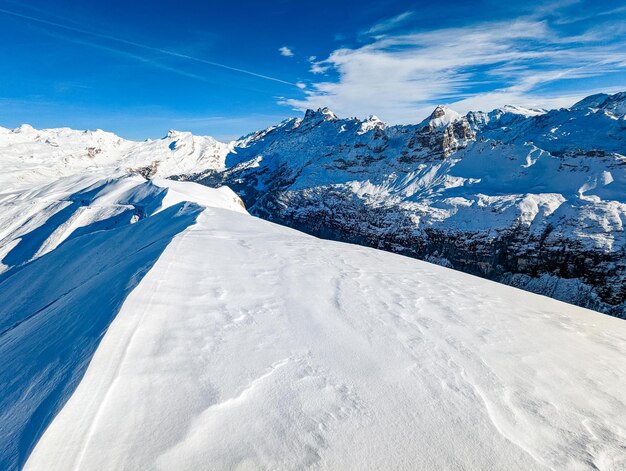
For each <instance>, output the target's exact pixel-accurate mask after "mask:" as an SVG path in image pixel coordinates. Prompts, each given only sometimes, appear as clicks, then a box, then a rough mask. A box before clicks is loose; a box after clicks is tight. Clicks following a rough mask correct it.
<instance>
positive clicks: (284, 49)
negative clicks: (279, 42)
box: [278, 46, 293, 57]
mask: <svg viewBox="0 0 626 471" xmlns="http://www.w3.org/2000/svg"><path fill="white" fill-rule="evenodd" d="M278 52H280V55H281V56H285V57H293V51H292V50H291V49H289V48H288V47H287V46H283V47H279V48H278Z"/></svg>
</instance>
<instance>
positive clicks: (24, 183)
mask: <svg viewBox="0 0 626 471" xmlns="http://www.w3.org/2000/svg"><path fill="white" fill-rule="evenodd" d="M228 149H229V145H228V144H224V143H221V142H218V141H216V140H215V139H213V138H212V137H204V136H193V135H192V134H191V133H188V132H178V131H170V132H169V133H168V135H167V136H166V137H164V138H163V139H159V140H147V141H143V142H134V141H128V140H126V139H122V138H121V137H118V136H116V135H115V134H112V133H109V132H104V131H101V130H96V131H76V130H73V129H69V128H60V129H43V130H37V129H33V128H32V127H31V126H29V125H22V126H20V127H19V128H16V129H6V128H0V164H1V165H2V171H1V172H0V185H2V192H3V193H4V192H7V191H10V190H19V189H24V188H28V187H30V186H32V185H35V184H38V183H47V182H51V181H54V180H55V179H57V178H60V177H64V176H70V175H74V174H77V173H80V174H85V173H98V172H100V173H102V170H105V169H106V170H107V171H108V172H109V173H111V174H112V173H118V174H119V173H126V172H127V171H134V172H136V173H139V174H143V175H145V176H146V177H159V176H169V175H175V174H185V173H190V172H196V171H199V170H202V169H207V168H211V169H220V168H223V166H224V157H225V155H226V154H227V153H228ZM116 171H117V172H116Z"/></svg>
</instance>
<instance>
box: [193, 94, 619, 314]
mask: <svg viewBox="0 0 626 471" xmlns="http://www.w3.org/2000/svg"><path fill="white" fill-rule="evenodd" d="M625 103H626V93H618V94H615V95H605V94H600V95H594V96H591V97H588V98H585V99H584V100H581V101H580V102H578V103H576V104H575V105H573V106H572V107H571V108H564V109H559V110H538V109H524V108H520V107H516V106H505V107H502V108H499V109H496V110H493V111H491V112H470V113H468V114H467V115H465V116H462V115H459V114H458V113H456V112H454V111H452V110H450V109H448V108H446V107H444V106H440V107H437V108H436V109H435V110H434V111H433V113H432V114H431V115H430V116H429V117H428V118H427V119H425V120H424V121H422V122H421V123H420V124H418V125H400V126H388V125H386V124H385V123H383V122H382V121H380V120H378V119H377V118H375V117H370V118H368V119H365V120H359V119H356V118H351V119H339V118H337V117H336V115H334V113H332V111H330V110H328V109H320V110H317V111H313V110H308V111H307V112H306V113H305V115H304V118H303V119H298V118H294V119H290V120H287V121H284V122H283V123H281V124H280V125H278V126H274V127H271V128H268V129H266V130H264V131H261V132H257V133H253V134H251V135H249V136H246V137H245V138H243V139H241V140H239V141H237V142H236V143H234V144H232V152H230V153H229V154H228V155H227V156H226V158H225V169H223V170H213V169H209V170H208V171H206V172H204V173H201V174H198V175H193V176H186V177H184V178H189V179H192V180H194V181H198V182H201V183H204V184H207V185H210V186H217V185H228V186H230V187H231V188H233V189H234V190H235V191H236V192H237V193H238V194H239V195H240V196H241V197H242V198H243V200H244V202H245V203H246V206H247V208H248V210H249V211H250V212H251V213H252V214H255V215H258V216H260V217H263V218H265V219H268V220H271V221H275V222H279V223H281V224H285V225H288V226H291V227H294V228H297V229H300V230H302V231H305V232H308V233H311V234H314V235H318V236H321V237H327V238H332V239H338V240H342V241H349V242H355V243H359V244H364V245H369V246H373V247H378V248H381V249H385V250H389V251H393V252H399V253H403V254H407V255H411V256H415V257H418V258H421V259H424V260H428V261H431V262H434V263H438V264H441V265H444V266H448V267H453V268H456V269H460V270H462V271H465V272H469V273H473V274H476V275H480V276H484V277H487V278H490V279H494V280H497V281H501V282H504V283H506V284H510V285H513V286H517V287H520V288H524V289H527V290H530V291H533V292H536V293H541V294H545V295H548V296H551V297H555V298H557V299H560V300H564V301H568V302H571V303H574V304H578V305H581V306H585V307H589V308H592V309H596V310H600V311H603V312H606V313H610V314H613V315H616V316H618V317H626V304H625V300H626V252H625V250H626V235H625V233H624V224H625V223H626V157H624V155H626V118H625V117H624V106H625Z"/></svg>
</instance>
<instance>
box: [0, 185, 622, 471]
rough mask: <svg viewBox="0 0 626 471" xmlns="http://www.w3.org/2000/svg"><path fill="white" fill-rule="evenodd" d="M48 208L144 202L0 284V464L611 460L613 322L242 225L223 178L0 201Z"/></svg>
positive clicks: (618, 441)
mask: <svg viewBox="0 0 626 471" xmlns="http://www.w3.org/2000/svg"><path fill="white" fill-rule="evenodd" d="M20 196H21V197H20ZM50 200H58V201H71V202H75V201H80V202H81V204H82V205H83V206H82V207H83V208H84V210H86V211H91V210H95V209H96V208H102V207H110V208H111V211H113V209H112V208H114V207H117V206H119V205H122V206H129V207H130V206H132V207H133V208H134V211H137V208H143V213H141V217H139V218H138V219H136V220H134V221H133V219H132V218H131V219H130V220H122V221H120V223H119V224H118V225H116V226H115V227H103V226H98V224H99V222H98V221H94V222H92V223H91V224H90V225H87V226H81V227H87V228H88V229H83V231H82V232H80V233H79V234H75V233H76V231H79V230H80V229H79V228H77V229H74V232H71V233H70V234H69V236H68V237H66V238H65V239H64V240H63V241H62V242H59V243H56V242H58V240H56V239H55V243H56V245H55V246H54V247H52V248H50V250H49V251H48V252H47V253H45V254H43V255H40V256H38V257H35V258H34V259H32V260H30V261H27V262H25V263H23V264H22V265H20V266H19V267H18V268H17V269H13V270H11V271H8V272H6V273H5V274H4V275H0V301H1V302H2V305H3V313H2V317H1V318H0V358H3V360H4V364H5V367H4V368H3V369H2V370H0V385H2V389H1V390H2V394H0V423H1V424H2V426H1V427H0V444H1V448H0V467H1V468H2V469H16V468H21V467H22V466H23V467H24V468H25V469H28V470H44V469H45V470H46V471H48V470H57V469H58V470H66V469H81V470H90V469H94V470H96V469H103V468H105V469H172V468H176V469H183V470H185V469H189V470H194V469H235V468H236V469H270V468H271V469H305V468H322V469H382V468H393V469H416V468H429V469H435V468H436V469H442V468H454V467H465V468H468V469H487V468H498V469H542V468H558V469H596V468H599V469H620V468H621V467H623V466H624V465H625V464H626V450H625V448H624V443H625V440H626V430H624V427H623V424H624V423H625V422H626V403H625V401H624V396H623V394H622V393H623V391H624V389H625V387H626V382H625V378H626V369H625V368H626V366H625V365H626V362H625V361H623V360H624V358H626V323H625V322H624V321H622V320H620V319H615V318H612V317H609V316H605V315H602V314H599V313H596V312H593V311H588V310H585V309H582V308H579V307H575V306H572V305H568V304H564V303H561V302H558V301H554V300H551V299H548V298H545V297H542V296H537V295H534V294H530V293H527V292H524V291H521V290H517V289H514V288H511V287H507V286H504V285H501V284H497V283H493V282H490V281H487V280H483V279H480V278H476V277H473V276H470V275H467V274H463V273H460V272H456V271H453V270H449V269H446V268H442V267H438V266H436V265H431V264H429V263H425V262H421V261H418V260H415V259H412V258H408V257H403V256H400V255H395V254H391V253H386V252H383V251H378V250H372V249H368V248H365V247H359V246H354V245H348V244H343V243H337V242H330V241H325V240H321V239H317V238H314V237H311V236H308V235H305V234H302V233H300V232H297V231H294V230H292V229H288V228H285V227H282V226H278V225H275V224H272V223H270V222H267V221H263V220H261V219H258V218H253V217H250V216H249V215H248V214H247V213H246V211H245V210H243V208H242V207H241V205H240V202H239V201H238V199H237V197H236V196H235V195H234V194H233V193H232V192H231V191H230V190H228V189H221V190H214V189H211V188H207V187H204V186H200V185H197V184H194V183H190V182H171V181H168V180H162V179H155V180H152V181H146V180H144V179H142V178H140V177H138V176H136V175H130V176H122V177H116V178H105V179H104V180H102V179H101V180H98V179H94V178H93V176H91V175H87V176H83V177H77V176H74V177H68V178H65V179H62V180H59V181H58V182H56V183H54V184H47V185H44V186H40V187H37V188H31V189H30V190H28V196H27V195H26V193H18V194H16V195H14V197H13V199H12V200H11V201H12V204H14V205H19V206H22V207H23V208H25V207H26V206H27V205H29V204H34V205H38V206H40V207H42V208H46V207H48V208H49V209H47V210H44V211H47V215H48V223H47V224H51V223H52V221H50V219H51V218H55V217H56V222H55V224H54V226H57V225H59V222H60V220H59V216H58V214H59V212H62V211H63V209H59V210H56V209H54V208H51V207H49V206H47V205H49V202H50ZM65 216H66V214H64V217H65ZM47 224H43V227H45V226H46V225H47ZM61 225H62V224H61ZM59 226H60V225H59ZM40 227H41V226H40ZM95 227H99V228H100V230H93V229H95ZM68 230H69V229H68ZM48 232H50V230H48ZM36 240H37V241H39V242H40V243H42V244H46V240H47V239H45V238H44V237H38V238H36ZM31 243H32V244H35V242H34V240H33V239H31ZM35 245H36V244H35ZM36 248H37V247H33V248H32V249H31V251H35V253H37V250H35V249H36Z"/></svg>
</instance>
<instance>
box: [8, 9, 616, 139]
mask: <svg viewBox="0 0 626 471" xmlns="http://www.w3.org/2000/svg"><path fill="white" fill-rule="evenodd" d="M0 44H2V46H1V47H0V126H4V127H11V128H12V127H17V126H18V125H20V124H22V123H29V124H31V125H33V126H35V127H37V128H49V127H63V126H67V127H72V128H76V129H97V128H99V129H105V130H107V131H112V132H115V133H117V134H119V135H121V136H122V137H125V138H129V139H138V140H140V139H146V138H159V137H162V136H164V135H165V134H166V133H167V131H168V130H169V129H177V130H184V131H192V132H194V133H196V134H205V135H212V136H215V137H217V138H218V139H222V140H229V139H234V138H237V137H239V136H241V135H244V134H247V133H249V132H252V131H255V130H257V129H263V128H265V127H267V126H269V125H272V124H276V123H278V122H280V121H282V120H283V119H285V118H288V117H291V116H297V115H301V114H302V111H303V110H305V109H307V108H319V107H324V106H327V107H329V108H330V109H331V110H333V111H334V112H335V113H336V114H337V115H338V116H340V117H352V116H357V117H360V118H364V117H366V116H368V115H372V114H373V115H376V116H378V117H379V118H381V119H383V120H384V121H386V122H389V123H392V124H397V123H418V122H420V121H421V120H422V119H423V118H425V117H426V116H427V115H428V114H429V113H430V111H432V109H433V108H434V107H435V106H436V105H438V104H445V105H447V106H449V107H450V108H452V109H454V110H456V111H458V112H461V113H465V112H467V111H470V110H491V109H494V108H497V107H499V106H503V105H505V104H515V105H520V106H527V107H543V108H555V107H561V106H569V105H571V104H573V103H574V102H575V101H577V100H578V99H580V98H582V97H584V96H587V95H589V94H592V93H597V92H609V93H611V92H617V91H624V90H626V5H625V4H624V2H623V0H620V1H611V0H594V1H586V0H552V1H548V0H543V1H535V0H526V1H524V2H507V1H504V0H499V1H495V0H474V1H472V2H468V1H456V0H447V1H446V2H433V1H432V0H429V1H405V0H377V1H367V0H360V1H351V0H345V1H336V0H335V1H330V0H316V1H307V0H300V1H295V0H288V1H287V0H267V1H265V2H260V1H237V0H231V1H229V2H224V1H222V2H217V1H200V0H196V1H189V0H178V1H176V2H172V1H168V2H165V1H161V0H151V1H144V0H137V1H132V0H126V1H119V0H108V1H101V0H90V1H84V0H32V1H15V0H0Z"/></svg>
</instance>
